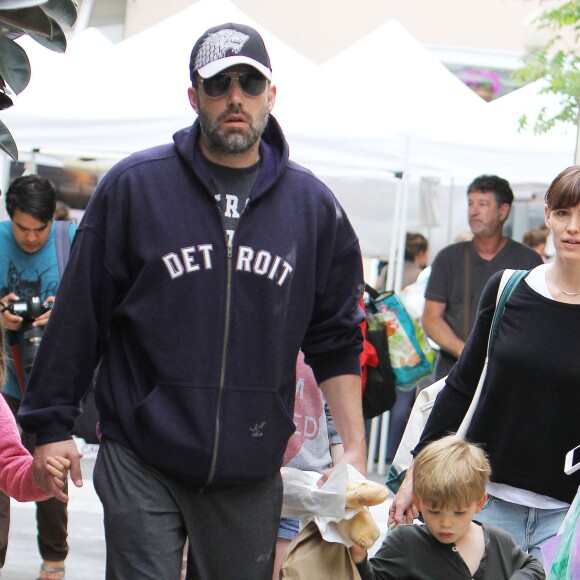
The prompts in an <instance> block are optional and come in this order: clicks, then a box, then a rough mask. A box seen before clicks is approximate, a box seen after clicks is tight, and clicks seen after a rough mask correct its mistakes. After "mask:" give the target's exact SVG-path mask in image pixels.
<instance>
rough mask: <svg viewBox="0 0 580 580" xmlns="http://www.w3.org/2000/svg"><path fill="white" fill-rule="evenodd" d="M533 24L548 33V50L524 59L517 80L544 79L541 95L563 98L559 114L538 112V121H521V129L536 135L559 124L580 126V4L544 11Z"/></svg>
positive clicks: (573, 2) (570, 2) (532, 52)
mask: <svg viewBox="0 0 580 580" xmlns="http://www.w3.org/2000/svg"><path fill="white" fill-rule="evenodd" d="M533 24H534V25H535V26H536V27H537V28H538V29H543V30H548V31H549V32H550V33H551V34H550V41H549V42H548V44H547V46H545V47H543V48H541V49H537V50H530V51H529V52H528V53H527V54H526V55H525V57H524V64H523V66H522V67H521V68H520V69H519V70H517V71H515V73H514V78H515V79H516V81H517V82H519V83H521V84H525V83H529V82H532V81H535V80H538V79H544V81H545V84H544V86H543V88H542V89H540V92H541V93H544V94H554V95H556V96H557V97H558V98H559V102H560V107H559V110H558V111H556V112H554V111H548V110H547V109H546V108H545V107H543V108H542V109H540V110H539V111H538V115H537V117H536V119H530V118H529V117H528V116H527V115H523V116H522V117H521V118H520V128H521V129H522V130H523V129H532V130H533V131H534V133H536V134H539V133H546V132H547V131H549V130H550V129H551V128H552V127H554V126H555V125H556V124H557V123H567V124H571V125H577V124H578V113H579V109H578V98H579V95H580V56H579V55H578V54H577V52H578V40H579V37H580V2H579V0H568V1H566V2H564V3H562V4H559V5H558V6H557V7H552V8H550V9H546V10H544V11H543V12H542V13H541V14H539V16H537V17H536V18H535V20H534V22H533Z"/></svg>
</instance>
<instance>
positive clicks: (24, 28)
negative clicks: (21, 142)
mask: <svg viewBox="0 0 580 580" xmlns="http://www.w3.org/2000/svg"><path fill="white" fill-rule="evenodd" d="M77 14H78V2H77V1H76V0H0V110H4V109H7V108H9V107H11V106H12V105H13V101H12V99H11V98H10V95H11V94H13V93H14V94H17V95H19V94H20V93H21V92H22V91H23V90H24V89H25V88H26V87H27V86H28V83H29V82H30V74H31V71H30V61H29V60H28V56H27V55H26V51H25V50H24V49H23V48H22V47H21V46H20V45H19V44H18V43H17V42H15V40H16V39H18V38H19V37H21V36H23V35H28V36H30V37H31V38H33V39H34V40H35V41H36V42H38V43H39V44H41V45H42V46H44V47H46V48H48V49H50V50H54V51H55V52H64V51H65V50H66V36H65V33H64V30H63V26H64V27H68V28H70V27H72V26H73V24H74V23H75V21H76V19H77ZM0 151H4V152H5V153H7V154H8V155H9V156H10V157H11V158H12V159H14V160H15V161H16V160H17V159H18V149H17V147H16V143H15V142H14V139H13V137H12V135H11V134H10V131H9V130H8V128H7V127H6V125H4V123H2V121H0Z"/></svg>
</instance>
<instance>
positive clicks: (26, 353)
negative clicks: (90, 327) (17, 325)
mask: <svg viewBox="0 0 580 580" xmlns="http://www.w3.org/2000/svg"><path fill="white" fill-rule="evenodd" d="M52 306H53V303H52V302H50V301H49V300H44V301H42V300H41V299H40V298H39V297H38V296H31V297H30V298H27V299H26V300H17V301H16V302H11V303H10V304H9V305H8V306H7V308H6V310H7V311H8V312H10V314H14V316H20V317H21V318H23V319H24V322H23V323H22V326H21V330H22V339H23V345H22V353H21V356H22V366H23V367H24V370H25V371H26V372H30V371H31V369H32V365H33V364H34V359H35V358H36V354H37V352H38V347H39V346H40V341H41V339H42V334H43V332H44V326H32V323H33V322H34V320H35V319H36V318H38V317H39V316H40V315H41V314H44V313H45V312H48V311H49V310H52Z"/></svg>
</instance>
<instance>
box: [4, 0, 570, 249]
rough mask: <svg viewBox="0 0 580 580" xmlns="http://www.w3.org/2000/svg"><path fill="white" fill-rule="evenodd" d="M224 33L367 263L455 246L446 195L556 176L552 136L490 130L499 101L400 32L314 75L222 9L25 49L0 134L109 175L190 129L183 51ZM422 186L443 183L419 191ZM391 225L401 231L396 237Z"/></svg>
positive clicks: (217, 5)
mask: <svg viewBox="0 0 580 580" xmlns="http://www.w3.org/2000/svg"><path fill="white" fill-rule="evenodd" d="M224 21H233V22H243V23H246V24H250V25H252V26H254V27H255V28H257V29H258V30H259V31H260V32H261V33H262V34H263V36H264V39H265V41H266V44H267V46H268V50H269V52H270V56H271V59H272V64H273V69H274V82H275V84H276V85H277V86H278V94H277V102H276V106H275V108H274V115H275V116H276V117H277V118H278V119H279V120H280V122H281V124H282V127H283V128H284V131H285V133H286V135H287V138H288V141H289V143H290V150H291V155H292V157H293V158H294V159H295V160H297V161H298V162H300V163H303V164H304V165H306V166H307V167H309V168H310V169H312V170H313V171H314V172H315V173H316V174H317V175H319V177H320V178H321V179H323V180H324V181H325V182H326V183H327V184H328V185H329V186H330V187H331V188H332V189H333V191H334V192H335V193H336V195H337V197H338V198H339V200H340V201H341V203H342V204H343V205H344V207H345V209H346V211H347V213H348V214H349V216H350V218H351V220H352V222H353V225H354V226H355V229H356V230H357V233H358V235H359V237H360V239H361V245H362V247H363V251H364V253H365V255H368V256H380V255H388V254H389V252H392V251H394V250H393V247H394V245H396V244H393V243H392V242H393V240H394V239H398V240H400V239H401V237H402V234H401V232H404V229H405V228H408V229H422V230H425V228H427V227H434V229H433V230H430V231H429V232H428V233H429V234H430V237H431V238H432V247H433V248H434V249H436V248H437V246H440V245H442V244H444V243H447V241H448V240H449V239H450V236H451V234H452V233H455V232H453V231H452V230H451V227H452V226H451V224H457V223H461V224H464V223H465V222H464V221H463V216H464V205H463V204H461V203H459V204H458V203H451V201H452V197H453V195H454V191H459V192H461V193H460V194H461V199H463V198H464V193H463V191H464V188H463V186H462V185H461V187H459V188H458V187H457V184H465V183H467V181H469V180H470V179H471V178H473V177H474V176H475V175H478V174H480V173H483V172H493V173H498V174H500V175H503V176H505V177H506V178H508V179H510V181H512V182H513V184H514V185H515V186H516V188H517V185H518V183H523V182H526V183H529V182H531V181H533V182H538V183H546V182H547V181H548V180H549V179H550V178H551V177H552V176H553V175H555V171H554V169H555V166H556V165H558V164H561V165H562V166H564V165H565V164H566V161H564V160H563V158H564V152H565V151H566V149H567V148H568V147H570V151H573V146H570V143H569V141H568V140H566V138H564V137H561V136H559V137H558V139H553V140H550V139H548V138H540V137H535V136H533V135H531V134H525V135H514V132H513V128H512V127H513V125H511V124H510V125H509V126H508V123H506V121H505V115H504V116H502V115H499V114H498V115H497V119H498V120H496V118H495V114H494V113H493V109H492V106H496V105H497V107H498V108H499V103H500V101H498V102H497V103H491V104H487V103H485V102H484V101H483V100H481V99H480V98H479V97H477V96H476V95H475V94H474V93H473V92H472V91H470V90H469V89H468V88H467V87H465V86H464V85H463V84H462V83H461V82H460V81H459V80H458V79H457V78H456V77H455V76H454V75H453V74H452V73H450V72H449V71H448V70H447V69H446V68H445V67H444V66H443V65H441V63H439V62H438V61H437V60H436V59H435V58H434V57H433V56H432V55H431V54H430V53H429V52H428V51H427V50H426V49H425V48H424V47H423V46H422V45H421V44H420V43H418V42H417V41H416V40H415V39H413V38H412V37H411V35H409V33H408V32H407V31H406V30H405V29H404V28H403V27H402V26H401V25H400V24H399V23H398V22H394V21H392V22H387V23H385V24H384V25H382V26H380V27H379V28H377V30H375V31H374V32H373V33H371V34H369V35H368V36H367V37H365V38H363V39H362V40H360V41H359V42H357V43H356V44H355V45H353V46H352V47H350V48H349V49H348V50H346V51H343V52H342V53H340V54H338V55H337V56H336V57H334V58H333V59H331V60H330V61H328V62H327V63H326V64H324V65H322V66H316V65H314V64H313V63H312V62H310V61H309V60H308V59H306V58H305V57H303V56H302V55H300V54H299V53H297V52H296V51H294V50H293V49H291V48H290V47H288V46H287V45H286V44H284V43H283V42H281V41H280V40H279V39H277V38H276V37H275V36H273V35H272V34H271V33H269V32H268V31H267V30H264V29H263V28H262V27H261V26H259V25H258V24H256V23H255V22H253V21H252V20H251V19H250V18H249V17H248V16H247V15H246V14H244V13H243V12H241V11H240V10H239V9H238V8H237V7H236V6H234V5H233V4H232V3H231V2H229V1H228V0H200V2H198V3H196V4H195V5H193V6H191V7H189V8H187V9H185V10H183V11H181V12H180V13H178V14H176V15H174V16H173V17H171V18H168V19H167V20H164V21H162V22H160V23H159V24H157V25H156V26H154V27H151V28H149V29H147V30H145V31H144V32H142V33H140V34H137V35H135V36H134V37H131V38H129V39H127V40H125V41H123V42H121V43H119V44H117V45H115V46H111V45H109V44H108V43H107V42H105V41H104V40H103V38H99V35H98V34H97V33H96V31H94V30H93V31H91V30H87V31H85V33H83V34H81V35H80V36H79V37H78V38H76V39H74V40H73V41H72V42H71V43H70V46H69V49H68V51H67V53H66V54H65V55H54V54H52V53H50V52H49V51H47V50H45V49H42V48H40V47H37V48H38V50H31V51H30V56H31V60H32V69H33V80H32V82H31V84H30V86H29V87H28V88H27V89H26V90H25V91H24V92H23V93H22V95H20V96H19V97H18V99H17V101H16V104H15V106H14V107H13V108H12V109H9V110H7V111H5V112H3V117H2V118H3V121H4V122H5V123H6V124H7V126H8V127H9V128H10V130H11V131H12V132H13V135H14V137H15V139H16V142H17V143H18V146H19V149H20V151H21V152H23V154H24V153H25V152H27V151H32V150H34V149H39V150H40V151H41V153H45V154H56V155H59V156H61V157H62V158H66V159H76V158H79V157H95V158H97V159H100V160H103V162H104V163H109V162H111V160H114V159H117V158H118V157H119V156H123V155H126V154H128V153H130V152H132V151H135V150H138V149H142V148H145V147H148V146H151V145H155V144H158V143H163V142H168V141H169V140H170V139H171V135H172V134H173V133H174V132H175V131H176V130H178V129H180V128H181V127H184V126H187V125H189V124H190V123H191V122H192V121H193V119H194V113H193V111H192V110H191V107H190V104H189V102H188V99H187V87H188V86H189V75H188V63H189V54H190V51H191V47H192V44H193V41H194V40H195V39H196V38H197V37H198V36H199V35H200V34H201V33H202V32H203V31H204V30H205V29H207V28H209V27H210V26H213V25H215V24H216V23H220V22H224ZM31 43H32V44H34V43H33V42H32V41H31ZM27 50H29V47H28V46H27ZM506 98H508V97H503V99H506ZM500 100H501V99H500ZM560 160H562V161H561V163H560ZM395 173H402V174H403V175H404V179H403V180H400V179H397V178H395V177H394V174H395ZM425 177H428V178H433V177H435V178H438V179H439V180H440V182H441V183H440V185H439V186H437V185H436V183H435V182H434V181H433V180H432V179H431V181H429V182H428V186H425V179H424V178H425ZM403 189H404V191H405V195H404V200H401V199H400V195H401V194H402V191H403ZM396 192H399V197H398V196H397V195H394V194H395V193H396ZM425 192H429V193H425ZM425 200H427V201H429V200H431V201H433V200H434V201H435V203H431V204H430V205H429V204H426V203H424V202H425ZM406 208H407V209H406ZM437 214H439V215H438V216H437ZM426 215H429V216H434V215H435V218H434V219H433V217H432V218H430V219H426V218H425V217H424V216H426ZM442 222H446V225H445V226H441V227H437V225H438V224H441V223H442ZM393 225H398V226H399V228H398V229H399V230H400V231H399V232H398V233H397V234H396V235H394V236H392V235H390V234H391V232H393V231H395V230H396V229H397V228H394V227H393Z"/></svg>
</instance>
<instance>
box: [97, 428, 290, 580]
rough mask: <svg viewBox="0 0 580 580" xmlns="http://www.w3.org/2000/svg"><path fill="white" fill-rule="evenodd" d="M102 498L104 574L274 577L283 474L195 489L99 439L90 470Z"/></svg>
mask: <svg viewBox="0 0 580 580" xmlns="http://www.w3.org/2000/svg"><path fill="white" fill-rule="evenodd" d="M93 483H94V485H95V490H96V492H97V494H98V496H99V498H100V500H101V502H102V504H103V508H104V516H105V542H106V547H107V572H106V578H107V580H135V579H136V578H139V580H160V579H163V580H179V578H180V577H181V564H182V554H183V546H184V544H185V538H186V537H189V542H190V550H189V557H188V564H187V578H188V580H198V579H199V580H208V579H210V578H216V579H217V578H224V579H227V578H236V579H237V580H271V578H272V568H273V564H274V558H273V555H274V547H275V543H276V535H277V532H278V526H279V524H280V511H281V506H282V478H281V476H280V474H279V473H277V474H276V475H275V476H273V477H271V478H270V479H267V480H265V481H261V482H258V483H253V484H248V485H241V486H238V487H232V488H227V489H223V490H219V491H211V492H206V493H196V492H193V491H192V485H191V484H190V483H188V482H186V481H183V480H180V479H176V478H173V477H171V476H169V475H166V474H164V473H162V472H160V471H158V470H157V469H155V468H153V467H151V466H149V465H147V464H146V463H144V462H143V461H142V460H141V459H140V458H139V457H137V455H135V454H134V453H133V452H132V451H131V450H129V449H127V448H126V447H123V446H122V445H118V444H116V443H113V442H112V441H110V440H106V439H103V441H102V442H101V445H100V449H99V454H98V456H97V461H96V464H95V469H94V473H93Z"/></svg>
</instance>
